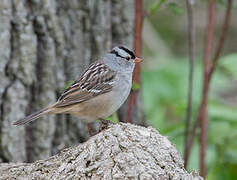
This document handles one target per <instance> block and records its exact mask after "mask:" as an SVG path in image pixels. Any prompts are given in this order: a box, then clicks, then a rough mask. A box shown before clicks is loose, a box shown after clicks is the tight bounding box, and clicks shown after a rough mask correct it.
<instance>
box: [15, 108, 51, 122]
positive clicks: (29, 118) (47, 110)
mask: <svg viewBox="0 0 237 180" xmlns="http://www.w3.org/2000/svg"><path fill="white" fill-rule="evenodd" d="M50 112H51V108H50V107H48V108H45V109H41V110H40V111H38V112H36V113H34V114H31V115H29V116H26V117H25V118H23V119H20V120H19V121H16V122H14V123H13V125H17V126H20V125H25V124H28V123H30V122H32V121H34V120H36V119H38V118H40V117H41V116H42V115H44V114H48V113H50Z"/></svg>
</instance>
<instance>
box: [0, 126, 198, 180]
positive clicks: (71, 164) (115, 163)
mask: <svg viewBox="0 0 237 180" xmlns="http://www.w3.org/2000/svg"><path fill="white" fill-rule="evenodd" d="M0 179H50V180H51V179H106V180H109V179H144V180H145V179H146V180H147V179H185V180H191V179H196V180H198V179H202V178H201V177H200V176H198V174H197V173H188V172H187V171H186V170H185V169H184V165H183V160H182V158H181V156H180V155H179V153H178V151H177V150H176V148H175V146H174V145H172V144H171V143H170V141H169V140H168V139H167V138H166V137H164V136H162V135H160V134H159V133H158V132H157V131H156V130H155V129H154V128H152V127H148V128H145V127H141V126H136V125H132V124H128V123H118V124H110V125H109V127H108V129H106V130H104V131H102V132H100V133H98V134H97V135H95V136H93V137H91V138H90V139H89V140H88V141H87V142H85V143H83V144H79V145H78V146H75V147H71V148H68V149H64V150H63V151H61V152H60V153H59V154H57V155H55V156H52V157H50V158H49V159H46V160H40V161H36V162H34V163H9V164H7V163H2V164H0Z"/></svg>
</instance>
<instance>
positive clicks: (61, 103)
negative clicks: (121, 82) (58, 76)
mask: <svg viewBox="0 0 237 180" xmlns="http://www.w3.org/2000/svg"><path fill="white" fill-rule="evenodd" d="M115 75H116V73H115V72H114V71H112V70H110V69H109V68H108V67H107V66H105V65H104V64H103V63H101V62H96V63H94V64H92V65H91V66H90V67H89V68H88V69H87V70H86V71H85V72H84V73H83V74H82V75H81V77H80V78H79V79H78V80H77V81H75V82H74V83H73V84H72V85H71V86H70V87H69V88H67V89H66V91H65V92H64V93H63V94H62V95H61V97H60V98H59V100H58V103H56V104H55V106H54V107H65V106H69V105H73V104H75V103H81V102H84V101H87V100H89V99H91V98H92V97H95V96H98V95H100V94H104V93H107V92H109V91H111V90H112V83H113V80H114V77H115Z"/></svg>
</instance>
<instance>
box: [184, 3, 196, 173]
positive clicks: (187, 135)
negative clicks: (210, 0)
mask: <svg viewBox="0 0 237 180" xmlns="http://www.w3.org/2000/svg"><path fill="white" fill-rule="evenodd" d="M186 6H187V14H188V47H189V50H188V51H189V85H188V103H187V111H186V129H185V145H184V167H185V168H186V167H187V163H188V157H189V156H188V151H190V150H188V148H189V146H188V143H189V139H190V121H191V115H192V92H193V71H194V49H195V48H194V44H195V29H194V20H193V7H192V2H191V0H186Z"/></svg>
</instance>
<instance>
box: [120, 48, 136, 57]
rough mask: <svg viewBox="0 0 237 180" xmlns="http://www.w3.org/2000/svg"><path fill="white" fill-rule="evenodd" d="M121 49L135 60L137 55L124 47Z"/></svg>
mask: <svg viewBox="0 0 237 180" xmlns="http://www.w3.org/2000/svg"><path fill="white" fill-rule="evenodd" d="M119 48H120V49H122V50H124V51H126V52H127V53H128V54H129V55H130V56H131V57H132V59H135V54H134V53H133V52H132V51H130V50H129V49H127V48H125V47H123V46H119Z"/></svg>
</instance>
